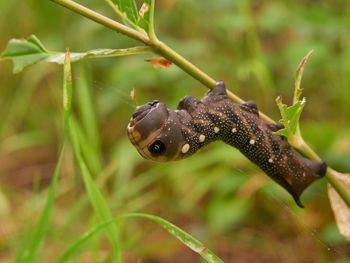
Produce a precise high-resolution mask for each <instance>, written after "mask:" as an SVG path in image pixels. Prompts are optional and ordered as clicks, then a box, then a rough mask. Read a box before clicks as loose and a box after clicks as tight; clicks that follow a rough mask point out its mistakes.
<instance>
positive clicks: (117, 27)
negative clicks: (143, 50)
mask: <svg viewBox="0 0 350 263" xmlns="http://www.w3.org/2000/svg"><path fill="white" fill-rule="evenodd" d="M50 1H52V2H55V3H57V4H59V5H61V6H63V7H65V8H68V9H70V10H72V11H73V12H75V13H78V14H80V15H82V16H85V17H87V18H89V19H91V20H93V21H95V22H97V23H99V24H101V25H103V26H105V27H108V28H110V29H113V30H114V31H116V32H118V33H122V34H124V35H126V36H128V37H131V38H133V39H136V40H138V41H141V42H142V43H144V44H146V45H150V41H149V38H148V36H147V35H146V34H142V33H140V32H138V31H136V30H134V29H132V28H130V27H127V26H125V25H123V24H121V23H118V22H116V21H114V20H112V19H110V18H108V17H106V16H103V15H101V14H99V13H97V12H95V11H93V10H91V9H89V8H86V7H85V6H82V5H80V4H78V3H76V2H73V1H70V0H50Z"/></svg>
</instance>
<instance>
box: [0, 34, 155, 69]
mask: <svg viewBox="0 0 350 263" xmlns="http://www.w3.org/2000/svg"><path fill="white" fill-rule="evenodd" d="M148 52H151V49H150V48H149V47H142V46H141V47H132V48H124V49H94V50H90V51H86V52H75V53H74V52H73V53H70V60H71V62H75V61H78V60H81V59H85V58H100V57H115V56H125V55H134V54H141V53H148ZM64 58H65V53H64V52H56V51H48V50H47V49H46V48H45V47H44V45H43V44H42V43H41V42H40V41H39V39H38V38H37V37H36V36H34V35H31V36H30V37H29V38H28V39H27V40H26V39H11V40H10V41H9V42H8V45H7V47H6V49H5V50H4V52H3V53H2V54H1V56H0V60H1V59H11V60H12V61H13V64H14V68H13V72H14V73H17V72H20V71H22V70H23V69H24V68H25V67H26V66H29V65H33V64H35V63H38V62H40V61H45V62H52V63H58V64H63V62H64Z"/></svg>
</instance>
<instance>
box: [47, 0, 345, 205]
mask: <svg viewBox="0 0 350 263" xmlns="http://www.w3.org/2000/svg"><path fill="white" fill-rule="evenodd" d="M50 1H52V2H55V3H57V4H59V5H61V6H63V7H65V8H68V9H70V10H71V11H73V12H75V13H78V14H80V15H82V16H85V17H87V18H89V19H91V20H93V21H95V22H97V23H99V24H101V25H104V26H106V27H108V28H110V29H112V30H114V31H116V32H118V33H122V34H124V35H126V36H128V37H131V38H133V39H135V40H138V41H140V42H142V43H144V44H145V45H147V46H149V47H151V48H152V51H153V52H154V53H157V54H159V55H161V56H163V57H165V58H166V59H168V60H170V61H171V62H173V63H174V64H175V65H177V66H178V67H179V68H181V69H182V70H183V71H185V72H186V73H188V74H189V75H191V76H192V77H193V78H195V79H197V80H198V81H199V82H201V83H202V84H204V85H205V86H206V87H208V88H210V89H212V88H213V87H214V86H215V84H216V81H215V80H214V79H213V78H211V77H210V76H209V75H207V74H206V73H205V72H203V71H201V70H200V69H199V68H198V67H196V66H195V65H194V64H192V63H191V62H189V61H188V60H187V59H185V58H184V57H182V56H181V55H179V54H178V53H177V52H175V51H174V50H173V49H171V48H170V47H168V46H167V45H166V44H164V43H163V42H161V41H159V40H158V39H157V37H156V34H155V33H154V28H153V26H154V25H153V10H151V12H152V13H151V16H152V17H151V25H150V26H151V32H149V34H150V37H149V36H147V35H146V34H144V33H141V32H138V31H136V30H134V29H132V28H129V27H127V26H125V25H123V24H121V23H118V22H116V21H114V20H112V19H110V18H108V17H105V16H103V15H101V14H99V13H97V12H95V11H93V10H90V9H88V8H86V7H84V6H82V5H80V4H77V3H75V2H73V1H71V0H50ZM152 5H153V6H152V8H154V0H152ZM310 53H311V52H310ZM310 53H309V54H308V55H310ZM304 63H305V62H304ZM227 93H228V95H229V97H230V98H231V99H232V101H234V102H236V103H243V102H244V100H243V99H241V98H240V97H238V96H237V95H235V94H234V93H232V92H231V91H229V90H227ZM297 95H298V94H296V95H295V96H294V97H297ZM259 115H260V118H261V119H263V120H264V121H266V122H268V123H274V120H272V119H271V118H270V117H268V116H267V115H265V114H264V113H262V112H259ZM292 146H293V147H295V148H296V149H297V150H298V151H299V152H301V153H302V154H303V155H305V156H306V157H308V158H310V159H313V160H316V161H319V160H320V157H319V156H318V155H317V154H316V153H315V152H314V151H313V150H312V149H311V148H310V146H309V145H307V144H306V143H305V142H304V140H302V141H299V142H298V143H297V144H295V143H294V145H293V144H292ZM335 173H336V171H334V170H333V169H331V168H328V169H327V174H326V177H327V179H328V182H329V183H330V184H331V185H332V186H333V188H334V189H335V190H336V191H337V192H338V194H339V195H340V196H341V197H342V198H343V200H344V201H345V202H346V204H347V205H348V207H349V208H350V194H349V193H348V192H347V191H346V190H345V188H344V187H343V186H342V185H341V184H340V183H339V182H338V181H337V180H336V178H335V176H334V174H335Z"/></svg>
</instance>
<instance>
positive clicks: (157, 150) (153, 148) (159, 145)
mask: <svg viewBox="0 0 350 263" xmlns="http://www.w3.org/2000/svg"><path fill="white" fill-rule="evenodd" d="M148 150H149V151H150V153H152V154H153V155H159V154H162V153H163V152H164V151H165V144H164V143H163V142H162V141H160V140H156V141H154V142H153V143H152V144H151V145H150V146H148Z"/></svg>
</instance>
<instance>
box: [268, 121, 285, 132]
mask: <svg viewBox="0 0 350 263" xmlns="http://www.w3.org/2000/svg"><path fill="white" fill-rule="evenodd" d="M267 127H269V129H270V131H273V132H276V131H278V130H281V129H283V128H284V125H283V124H282V123H279V122H276V123H268V124H267Z"/></svg>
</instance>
